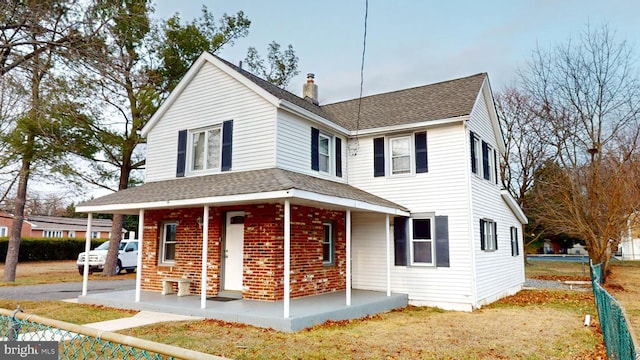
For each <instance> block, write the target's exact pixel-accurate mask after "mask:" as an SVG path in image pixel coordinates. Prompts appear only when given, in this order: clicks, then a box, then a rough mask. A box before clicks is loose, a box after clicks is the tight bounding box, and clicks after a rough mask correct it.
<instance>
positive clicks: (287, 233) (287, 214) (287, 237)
mask: <svg viewBox="0 0 640 360" xmlns="http://www.w3.org/2000/svg"><path fill="white" fill-rule="evenodd" d="M290 272H291V204H290V203H289V200H285V201H284V317H285V319H286V318H288V317H289V292H290V286H291V285H290V280H291V274H290Z"/></svg>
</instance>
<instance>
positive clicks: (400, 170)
mask: <svg viewBox="0 0 640 360" xmlns="http://www.w3.org/2000/svg"><path fill="white" fill-rule="evenodd" d="M389 148H390V154H389V156H390V158H391V175H399V174H410V173H411V137H409V136H405V137H401V138H392V139H389Z"/></svg>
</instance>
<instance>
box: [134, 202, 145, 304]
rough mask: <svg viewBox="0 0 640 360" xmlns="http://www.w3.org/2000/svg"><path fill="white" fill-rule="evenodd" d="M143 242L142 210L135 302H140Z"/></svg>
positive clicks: (139, 228)
mask: <svg viewBox="0 0 640 360" xmlns="http://www.w3.org/2000/svg"><path fill="white" fill-rule="evenodd" d="M143 241H144V209H140V212H139V213H138V259H137V260H136V263H137V264H136V265H137V266H136V295H135V302H140V292H141V291H142V249H144V247H143Z"/></svg>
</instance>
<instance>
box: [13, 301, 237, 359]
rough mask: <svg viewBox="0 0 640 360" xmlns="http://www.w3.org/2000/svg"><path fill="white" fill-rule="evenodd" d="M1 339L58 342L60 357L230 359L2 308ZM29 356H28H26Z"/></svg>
mask: <svg viewBox="0 0 640 360" xmlns="http://www.w3.org/2000/svg"><path fill="white" fill-rule="evenodd" d="M0 331H2V333H0V341H10V342H23V341H29V342H57V343H58V358H59V359H105V360H106V359H109V360H110V359H185V360H189V359H202V360H229V359H227V358H223V357H219V356H215V355H210V354H205V353H200V352H196V351H192V350H188V349H183V348H179V347H175V346H170V345H166V344H161V343H156V342H152V341H148V340H143V339H139V338H134V337H131V336H125V335H121V334H117V333H113V332H108V331H101V330H97V329H93V328H89V327H85V326H81V325H76V324H70V323H66V322H63V321H58V320H53V319H47V318H43V317H40V316H37V315H29V314H25V313H23V312H22V311H21V310H20V309H19V308H18V309H16V310H13V311H11V310H7V309H0ZM26 359H28V357H26Z"/></svg>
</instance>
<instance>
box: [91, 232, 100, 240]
mask: <svg viewBox="0 0 640 360" xmlns="http://www.w3.org/2000/svg"><path fill="white" fill-rule="evenodd" d="M91 238H92V239H99V238H100V231H92V232H91Z"/></svg>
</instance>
